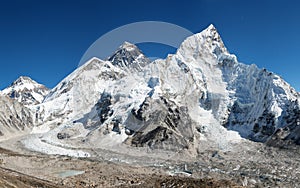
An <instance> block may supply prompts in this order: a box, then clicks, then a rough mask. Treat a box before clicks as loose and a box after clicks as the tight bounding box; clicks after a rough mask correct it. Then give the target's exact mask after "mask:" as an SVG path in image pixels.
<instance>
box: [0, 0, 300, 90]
mask: <svg viewBox="0 0 300 188" xmlns="http://www.w3.org/2000/svg"><path fill="white" fill-rule="evenodd" d="M299 10H300V3H299V2H298V1H296V0H294V1H293V0H226V1H224V0H194V1H189V0H185V1H174V0H173V1H171V0H170V1H167V0H165V1H163V0H159V1H158V0H157V1H156V0H151V1H148V2H147V1H141V0H136V1H133V0H126V1H123V0H120V1H114V0H110V1H91V0H86V1H83V0H82V1H81V0H76V1H72V0H51V1H50V0H49V1H47V0H43V1H40V0H27V1H21V0H18V1H17V0H11V1H1V2H0V63H1V65H0V66H1V68H0V89H3V88H4V87H6V86H7V85H9V84H10V83H11V82H12V81H14V80H15V79H16V78H18V77H19V76H21V75H27V76H30V77H32V78H33V79H35V80H36V81H38V82H41V83H43V84H45V85H46V86H47V87H50V88H52V87H54V86H55V85H56V84H57V83H58V82H59V81H60V80H62V79H63V78H64V77H65V76H66V75H68V74H69V73H70V72H72V71H73V70H74V69H76V67H77V65H78V63H79V61H80V59H81V57H82V55H83V54H84V52H85V51H86V50H87V48H88V47H89V46H90V45H91V44H92V43H93V42H94V41H95V40H97V39H98V38H99V37H101V35H103V34H105V33H106V32H109V31H110V30H112V29H115V28H117V27H120V26H122V25H125V24H129V23H132V22H138V21H164V22H170V23H173V24H177V25H179V26H182V27H184V28H187V29H188V30H190V31H192V32H194V33H196V32H199V31H201V30H202V29H205V28H206V27H207V26H208V25H209V24H210V23H213V24H214V25H215V26H216V27H217V29H218V31H219V33H220V34H221V36H222V39H223V41H224V43H225V45H226V47H227V48H228V50H229V51H230V52H231V53H234V54H236V55H237V57H238V59H239V61H241V62H244V63H246V64H252V63H254V64H257V65H258V66H259V67H261V68H262V67H264V68H267V69H268V70H270V71H273V72H275V73H277V74H279V75H281V76H282V77H283V78H284V79H285V80H287V81H288V82H289V83H290V84H291V85H292V86H294V87H295V88H296V89H297V90H298V91H300V76H299V74H298V72H299V68H300V64H299V61H300V55H299V54H300V53H299V52H300V45H299V44H300V36H299V33H300V21H299V20H300V11H299ZM142 47H143V48H144V49H142V50H143V51H144V53H145V54H146V55H149V56H158V57H159V56H164V54H167V53H170V52H173V51H174V50H172V49H168V48H162V47H160V48H159V50H154V49H153V48H147V47H146V45H144V46H142Z"/></svg>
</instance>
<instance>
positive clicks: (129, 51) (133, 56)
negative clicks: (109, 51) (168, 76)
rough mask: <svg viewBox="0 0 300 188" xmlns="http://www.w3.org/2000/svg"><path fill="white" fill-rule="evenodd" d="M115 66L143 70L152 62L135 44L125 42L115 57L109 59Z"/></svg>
mask: <svg viewBox="0 0 300 188" xmlns="http://www.w3.org/2000/svg"><path fill="white" fill-rule="evenodd" d="M108 61H110V62H111V63H112V64H113V65H115V66H119V67H123V68H126V69H127V68H128V69H129V70H138V71H139V70H141V69H142V68H143V67H144V66H145V65H147V64H149V63H150V60H149V59H148V58H147V57H146V56H145V55H144V54H143V53H142V52H141V50H140V49H139V48H138V47H137V46H136V45H134V44H131V43H129V42H124V43H123V44H122V45H121V46H120V47H119V48H118V49H117V51H115V53H114V54H113V55H111V56H110V57H109V58H108Z"/></svg>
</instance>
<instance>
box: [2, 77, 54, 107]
mask: <svg viewBox="0 0 300 188" xmlns="http://www.w3.org/2000/svg"><path fill="white" fill-rule="evenodd" d="M48 93H49V89H48V88H47V87H45V86H44V85H42V84H39V83H37V82H36V81H34V80H32V79H31V78H29V77H27V76H21V77H19V78H18V79H17V80H16V81H14V82H13V83H12V84H11V85H10V86H9V87H7V88H6V89H4V90H3V91H2V94H3V95H7V96H9V97H10V98H12V99H16V100H17V101H18V102H20V103H22V104H24V105H34V104H39V103H41V102H42V101H43V99H44V97H45V96H46V95H47V94H48Z"/></svg>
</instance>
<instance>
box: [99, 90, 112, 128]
mask: <svg viewBox="0 0 300 188" xmlns="http://www.w3.org/2000/svg"><path fill="white" fill-rule="evenodd" d="M111 99H112V96H111V95H110V94H109V93H106V92H103V93H102V95H101V98H100V100H99V101H98V103H97V104H96V109H97V111H98V116H99V118H100V122H101V123H104V122H105V120H107V119H108V118H109V117H110V116H111V115H112V114H113V110H112V109H111Z"/></svg>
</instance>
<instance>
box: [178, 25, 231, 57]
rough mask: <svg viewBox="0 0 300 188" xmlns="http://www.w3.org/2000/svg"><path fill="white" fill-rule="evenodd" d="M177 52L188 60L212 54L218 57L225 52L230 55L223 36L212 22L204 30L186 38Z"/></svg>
mask: <svg viewBox="0 0 300 188" xmlns="http://www.w3.org/2000/svg"><path fill="white" fill-rule="evenodd" d="M177 54H178V55H179V56H182V57H184V59H186V60H187V61H192V59H194V60H195V59H196V60H197V59H199V58H203V57H207V56H210V55H211V54H213V55H214V56H215V58H217V59H220V57H221V56H223V55H224V54H226V55H229V53H228V51H227V49H226V47H225V45H224V43H223V41H222V39H221V36H220V35H219V33H218V32H217V29H216V28H215V26H214V25H212V24H211V25H209V26H208V27H207V28H206V29H204V30H203V31H202V32H200V33H197V34H195V35H192V36H190V37H188V38H187V39H185V40H184V41H183V43H182V44H181V45H180V47H179V49H178V50H177Z"/></svg>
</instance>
